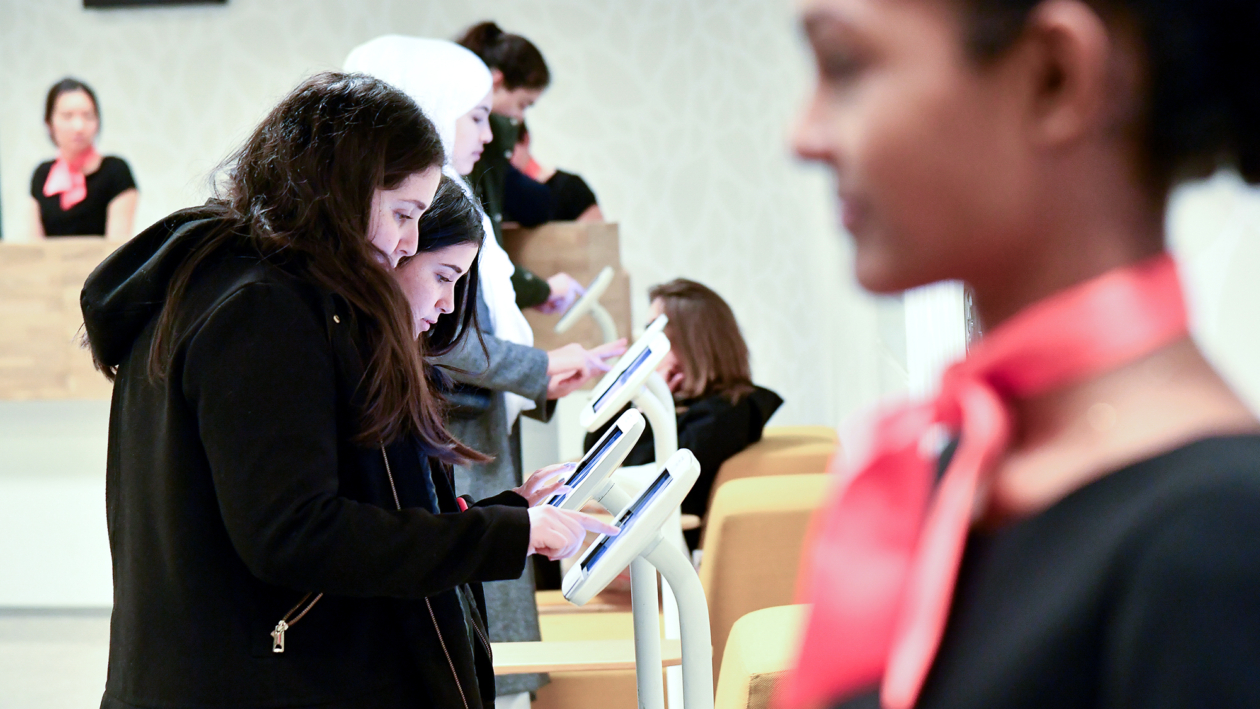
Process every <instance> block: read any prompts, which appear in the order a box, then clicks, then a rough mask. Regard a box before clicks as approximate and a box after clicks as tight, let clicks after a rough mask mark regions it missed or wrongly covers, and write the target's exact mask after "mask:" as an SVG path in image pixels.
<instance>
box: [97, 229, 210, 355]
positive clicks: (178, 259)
mask: <svg viewBox="0 0 1260 709" xmlns="http://www.w3.org/2000/svg"><path fill="white" fill-rule="evenodd" d="M226 222H227V216H226V213H225V211H224V210H223V209H222V208H220V207H214V206H211V205H205V206H201V207H193V208H191V209H183V210H180V211H178V212H175V213H174V214H171V215H170V216H168V217H166V218H165V219H163V220H161V221H159V222H157V223H156V224H154V225H153V226H151V227H149V228H148V229H145V230H144V231H143V232H141V233H140V234H139V235H137V236H136V237H135V238H134V239H132V240H131V241H129V242H127V243H126V244H124V245H123V246H121V247H119V249H118V250H117V251H115V252H114V253H112V254H110V255H109V257H108V258H106V259H105V260H104V261H102V262H101V264H100V265H99V266H97V267H96V270H94V271H92V274H91V275H89V276H88V277H87V281H86V282H84V284H83V292H82V293H80V295H79V307H80V308H81V309H82V311H83V325H84V328H85V330H86V331H87V337H88V342H89V344H90V346H91V348H92V356H93V358H94V359H95V360H96V362H97V364H98V365H99V366H103V367H109V368H111V369H112V368H114V367H117V366H118V365H119V363H121V362H122V360H123V358H125V357H126V356H127V353H128V352H130V351H131V346H132V345H133V344H134V343H135V341H136V338H137V337H139V335H140V333H141V331H143V330H144V328H145V326H147V325H148V324H149V321H151V320H152V319H153V318H154V317H156V316H157V314H158V313H160V312H161V310H162V306H163V305H164V304H165V303H166V293H167V290H168V289H169V287H170V284H171V279H172V278H173V277H174V275H175V272H176V271H177V270H178V269H179V267H180V265H181V264H183V263H184V260H185V259H186V258H187V257H188V255H189V253H191V251H192V250H193V248H194V247H196V245H197V244H199V243H201V241H202V240H203V239H205V238H206V237H207V236H208V235H210V234H211V233H212V232H213V231H215V230H216V228H218V227H222V226H224V225H225V224H226Z"/></svg>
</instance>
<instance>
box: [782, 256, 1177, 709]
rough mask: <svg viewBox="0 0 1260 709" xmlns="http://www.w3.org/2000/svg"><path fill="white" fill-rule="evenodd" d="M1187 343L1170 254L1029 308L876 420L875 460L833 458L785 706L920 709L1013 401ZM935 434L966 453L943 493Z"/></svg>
mask: <svg viewBox="0 0 1260 709" xmlns="http://www.w3.org/2000/svg"><path fill="white" fill-rule="evenodd" d="M1186 335H1187V323H1186V310H1185V304H1184V300H1183V298H1182V292H1181V286H1180V282H1179V281H1178V279H1177V271H1176V267H1175V265H1174V263H1173V260H1172V258H1171V257H1170V256H1168V255H1167V254H1161V255H1159V256H1155V257H1152V258H1150V259H1147V260H1144V261H1142V262H1140V263H1137V264H1134V265H1132V266H1128V267H1125V268H1119V269H1116V270H1113V271H1110V272H1108V273H1105V274H1103V275H1101V276H1099V277H1097V278H1095V279H1093V280H1090V281H1087V282H1085V283H1082V284H1079V285H1077V286H1074V287H1072V288H1069V289H1067V290H1065V291H1061V292H1059V293H1057V294H1055V295H1053V296H1050V297H1049V298H1046V299H1045V300H1042V301H1040V302H1038V303H1036V304H1034V305H1032V306H1030V307H1028V308H1027V309H1025V310H1023V311H1021V312H1020V313H1018V314H1016V315H1015V316H1014V317H1012V318H1011V319H1010V320H1009V321H1008V322H1006V323H1004V324H1002V326H1001V327H998V328H997V329H996V330H994V331H993V332H992V333H991V334H989V335H987V336H986V337H985V338H984V340H982V341H981V342H980V344H979V345H978V346H977V347H976V348H975V349H974V350H973V351H972V353H971V354H970V355H969V356H968V357H967V359H965V360H963V361H961V362H959V363H957V364H955V365H954V366H952V367H951V368H950V369H949V370H948V371H946V373H945V375H944V377H943V379H942V384H941V393H940V395H939V396H937V397H936V398H935V399H934V400H932V401H928V402H924V403H920V404H909V405H905V406H902V407H899V408H897V409H895V410H892V411H890V412H887V413H884V414H883V415H881V416H879V417H878V418H877V419H876V420H875V421H874V423H873V426H872V427H871V429H870V434H871V437H870V441H869V444H870V448H871V452H870V454H869V455H867V456H865V457H863V459H862V460H860V461H859V462H858V463H857V464H856V465H854V466H852V468H846V466H843V465H841V464H840V463H839V462H838V461H833V466H832V469H833V471H835V472H837V474H838V475H839V476H840V477H841V478H842V480H841V482H840V484H838V485H837V489H836V493H835V495H834V497H833V498H832V499H831V500H830V502H829V503H828V504H827V505H826V506H824V507H823V508H822V509H820V510H819V512H818V514H817V515H816V516H815V518H814V521H813V526H812V533H811V539H812V540H813V541H812V543H811V544H810V545H808V546H807V547H806V548H807V551H806V556H805V559H804V563H803V565H802V576H801V578H802V580H803V583H802V585H801V592H802V595H803V597H804V598H803V600H804V601H805V602H808V603H812V604H813V609H812V611H811V613H810V618H809V622H808V624H807V625H806V628H805V634H804V639H803V645H802V647H801V650H800V655H799V657H798V658H797V663H796V666H795V668H794V669H793V670H791V671H790V672H789V673H788V674H787V676H786V677H785V678H784V681H783V683H782V684H781V686H780V690H779V695H778V697H777V699H778V701H779V706H780V707H782V708H783V709H798V708H801V707H817V706H821V705H823V704H825V703H827V702H831V701H834V700H837V699H843V698H846V697H848V696H850V695H852V694H853V693H854V692H857V691H859V690H862V689H865V688H867V687H871V686H873V685H874V684H875V683H877V682H879V681H880V680H881V678H882V682H883V684H882V687H881V701H882V704H883V707H884V708H885V709H909V708H910V707H913V706H914V703H915V701H916V700H917V698H918V695H919V690H920V689H921V688H922V686H923V681H924V679H925V678H926V677H927V673H928V669H929V668H930V667H931V665H932V659H933V657H934V656H935V655H936V650H937V647H938V646H939V645H940V640H941V633H942V632H943V630H944V627H945V621H946V618H947V616H948V613H949V607H950V602H951V600H952V596H953V589H954V582H955V580H956V578H957V575H958V564H959V562H960V560H961V559H962V552H963V545H964V543H965V541H966V537H967V532H968V529H969V527H970V526H971V521H972V511H973V509H972V508H973V505H974V501H975V496H976V489H977V486H978V485H979V484H980V482H981V480H982V479H983V478H984V476H985V475H987V474H988V473H990V472H991V471H992V470H993V467H994V464H995V463H997V462H998V461H999V460H1000V459H1001V457H1002V455H1003V453H1004V451H1005V450H1006V446H1007V443H1008V437H1009V435H1010V431H1011V428H1012V416H1013V414H1012V412H1011V410H1010V409H1009V408H1008V405H1007V402H1008V401H1010V400H1011V399H1015V398H1024V397H1029V396H1035V395H1037V394H1040V393H1044V392H1048V391H1051V390H1054V389H1057V388H1060V387H1063V386H1065V385H1068V384H1071V383H1074V382H1078V381H1081V380H1084V379H1088V378H1090V377H1093V376H1096V375H1098V374H1101V373H1103V372H1107V371H1110V370H1113V369H1116V368H1118V367H1120V366H1122V365H1125V364H1128V363H1129V362H1133V361H1135V360H1137V359H1139V358H1141V357H1144V356H1146V355H1149V354H1151V353H1152V352H1155V351H1156V350H1158V349H1160V348H1162V347H1164V346H1165V345H1168V344H1170V343H1172V342H1175V341H1176V340H1179V339H1181V338H1183V337H1185V336H1186ZM938 425H939V426H944V427H945V428H946V429H947V430H949V431H951V432H953V433H954V434H956V435H958V436H959V439H960V445H959V448H958V450H957V452H956V453H955V455H954V457H953V459H952V460H951V462H950V464H949V467H948V469H947V470H946V471H945V475H944V477H943V478H942V480H941V482H940V484H939V485H935V486H934V484H933V481H934V479H935V474H934V473H935V465H936V463H935V456H934V455H932V454H931V452H930V451H929V452H924V445H923V444H924V441H925V440H926V437H927V436H928V435H929V433H930V432H931V431H932V430H933V429H934V427H936V426H938ZM851 471H852V472H851Z"/></svg>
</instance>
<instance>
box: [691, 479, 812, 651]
mask: <svg viewBox="0 0 1260 709" xmlns="http://www.w3.org/2000/svg"><path fill="white" fill-rule="evenodd" d="M829 480H830V476H828V475H819V474H813V475H781V476H775V477H761V478H746V479H743V480H732V481H730V482H728V483H727V484H725V485H723V486H722V488H721V489H719V490H718V492H717V495H715V496H714V499H713V506H712V507H711V508H710V509H709V526H708V529H707V530H706V537H705V543H704V555H703V556H702V557H701V561H700V583H701V584H702V585H703V586H704V592H705V595H706V596H707V597H708V601H709V621H710V623H711V625H712V627H713V670H714V673H717V672H718V671H719V668H720V667H721V666H722V655H723V648H724V647H725V645H726V640H727V636H728V635H729V634H730V632H731V627H732V626H733V625H734V624H735V621H736V620H738V619H739V618H741V617H743V616H744V615H747V614H748V613H751V612H752V611H755V610H760V609H762V608H770V607H772V606H783V605H789V604H791V603H792V602H793V601H794V600H795V594H796V577H797V567H798V565H799V562H800V557H801V547H802V545H803V543H804V539H805V532H806V529H807V527H808V526H809V520H810V518H811V517H812V515H813V513H814V510H815V509H817V508H818V507H819V506H820V505H821V504H822V502H823V499H824V496H825V494H826V491H827V488H828V481H829Z"/></svg>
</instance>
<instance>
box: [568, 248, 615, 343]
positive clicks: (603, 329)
mask: <svg viewBox="0 0 1260 709" xmlns="http://www.w3.org/2000/svg"><path fill="white" fill-rule="evenodd" d="M613 275H614V274H613V269H612V266H604V269H603V270H602V271H600V272H599V275H598V276H595V280H593V281H591V284H590V285H589V286H587V287H586V292H585V293H583V294H582V297H581V298H578V299H577V302H576V303H574V304H573V307H571V308H569V310H568V311H567V312H565V314H564V316H563V317H561V318H560V321H559V322H557V323H556V333H557V334H558V333H562V332H567V331H568V330H569V329H570V328H572V327H573V326H574V325H575V324H577V321H578V320H581V319H582V316H583V315H587V314H589V315H590V316H591V318H592V319H593V320H594V321H595V324H596V325H599V334H600V336H601V337H603V338H604V343H605V344H607V343H609V342H612V341H613V340H616V339H617V325H616V323H614V322H613V319H612V316H611V315H609V314H608V311H607V310H605V309H604V306H602V305H600V303H599V297H600V296H602V295H603V294H604V291H606V290H608V286H610V285H612V282H613Z"/></svg>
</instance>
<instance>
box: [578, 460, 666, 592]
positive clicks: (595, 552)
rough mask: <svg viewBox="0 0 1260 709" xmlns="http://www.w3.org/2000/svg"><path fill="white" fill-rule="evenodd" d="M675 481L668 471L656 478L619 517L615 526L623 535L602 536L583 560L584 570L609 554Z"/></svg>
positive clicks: (588, 569)
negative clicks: (653, 501)
mask: <svg viewBox="0 0 1260 709" xmlns="http://www.w3.org/2000/svg"><path fill="white" fill-rule="evenodd" d="M673 481H674V476H672V475H670V474H669V471H668V470H662V471H661V474H660V475H658V476H656V479H655V480H653V481H652V484H651V485H649V486H648V487H647V489H646V490H644V491H643V493H642V494H641V495H639V497H638V499H637V500H635V501H634V502H633V503H632V504H631V505H630V506H629V507H627V508H626V509H625V511H624V512H622V513H621V514H620V515H618V517H617V521H616V523H615V524H616V526H617V528H618V529H620V530H621V533H620V534H618V535H617V536H615V537H610V536H607V535H603V536H601V537H600V539H599V541H598V542H596V543H595V546H593V547H591V550H590V552H589V553H587V555H586V556H585V557H584V558H583V559H582V570H583V571H585V572H588V573H589V572H590V570H591V568H592V567H594V566H595V564H596V563H597V562H598V561H599V559H600V557H602V556H603V555H604V554H605V553H607V552H608V550H609V549H611V548H612V546H613V544H616V543H617V540H618V539H622V538H623V537H625V536H626V533H627V532H628V531H629V529H630V527H632V526H634V523H635V522H637V521H638V520H639V517H638V515H639V513H640V512H642V511H643V510H644V509H646V508H647V506H648V505H649V504H651V502H652V500H655V499H656V498H657V497H659V496H660V495H661V493H662V492H663V491H664V490H665V489H666V488H668V487H669V484H670V483H672V482H673Z"/></svg>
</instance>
